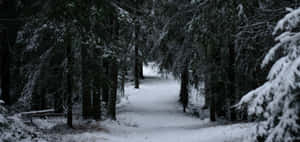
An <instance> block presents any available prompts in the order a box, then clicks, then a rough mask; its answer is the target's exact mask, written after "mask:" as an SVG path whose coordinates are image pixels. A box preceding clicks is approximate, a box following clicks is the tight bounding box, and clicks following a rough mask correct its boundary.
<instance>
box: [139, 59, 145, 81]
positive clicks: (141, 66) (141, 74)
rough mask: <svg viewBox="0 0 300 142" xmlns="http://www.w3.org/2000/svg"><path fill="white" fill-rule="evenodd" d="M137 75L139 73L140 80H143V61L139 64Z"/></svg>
mask: <svg viewBox="0 0 300 142" xmlns="http://www.w3.org/2000/svg"><path fill="white" fill-rule="evenodd" d="M139 73H140V75H139V76H140V78H141V79H145V77H144V69H143V61H141V63H140V70H139Z"/></svg>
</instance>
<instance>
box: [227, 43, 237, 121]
mask: <svg viewBox="0 0 300 142" xmlns="http://www.w3.org/2000/svg"><path fill="white" fill-rule="evenodd" d="M228 78H229V84H228V95H227V96H228V97H229V98H228V99H230V106H233V105H234V104H235V100H236V93H235V51H234V44H230V45H229V67H228ZM230 106H229V107H230ZM229 110H230V120H231V121H235V120H236V112H235V109H234V108H231V109H230V108H229Z"/></svg>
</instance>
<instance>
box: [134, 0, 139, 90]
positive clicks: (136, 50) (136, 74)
mask: <svg viewBox="0 0 300 142" xmlns="http://www.w3.org/2000/svg"><path fill="white" fill-rule="evenodd" d="M138 7H139V2H138V1H137V0H136V1H135V8H136V10H135V13H136V16H137V14H138V12H137V9H138ZM134 22H135V25H134V36H135V47H134V87H135V88H137V89H138V88H140V81H139V79H140V78H139V77H140V73H139V72H140V67H139V64H140V63H139V60H140V59H139V34H138V33H139V22H138V19H137V18H135V20H134Z"/></svg>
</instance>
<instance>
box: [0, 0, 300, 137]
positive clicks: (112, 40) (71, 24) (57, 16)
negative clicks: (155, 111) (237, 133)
mask: <svg viewBox="0 0 300 142" xmlns="http://www.w3.org/2000/svg"><path fill="white" fill-rule="evenodd" d="M287 7H288V8H290V9H288V10H286V8H287ZM298 7H299V2H298V0H283V1H275V0H251V1H245V0H227V1H224V0H186V1H182V0H165V1H158V0H148V1H139V0H76V1H74V0H63V1H61V0H39V1H33V0H0V39H1V44H0V46H1V60H0V61H1V62H0V63H1V64H0V69H1V76H0V78H1V82H0V83H1V97H2V100H3V101H4V106H5V107H6V108H7V109H8V110H9V112H10V113H18V112H24V111H33V110H35V111H36V110H45V109H52V108H53V109H54V110H55V113H56V114H61V113H63V114H67V118H68V122H67V123H68V125H69V126H70V127H73V123H72V120H73V119H74V118H73V116H74V115H76V116H80V117H82V119H95V120H104V119H112V120H116V119H117V118H116V113H117V112H116V105H117V104H118V102H119V101H120V99H121V98H122V97H124V85H125V83H126V82H130V81H132V82H134V86H135V88H139V83H140V80H142V79H144V76H143V64H147V63H149V62H155V63H156V64H157V65H158V66H159V69H160V71H161V73H172V74H173V76H174V77H175V78H176V79H178V80H180V81H181V89H180V92H178V100H179V102H180V103H181V104H182V107H183V111H184V112H187V113H195V112H194V111H199V110H206V111H207V112H209V118H210V120H211V121H216V120H226V121H230V122H240V121H245V122H249V121H251V122H253V121H257V122H258V121H259V122H260V121H263V122H267V124H266V125H263V124H262V125H260V126H264V127H259V126H258V129H263V131H258V132H257V133H256V134H254V135H255V137H254V139H255V141H259V142H261V141H268V142H269V141H272V142H273V141H274V142H275V141H276V142H277V141H278V142H279V141H280V142H282V141H285V142H290V141H293V140H287V139H286V138H287V137H288V138H294V137H296V136H297V135H298V134H299V127H298V126H299V118H298V117H297V116H299V93H298V94H297V93H296V94H295V93H293V92H295V91H296V92H299V91H297V90H298V89H299V87H298V86H299V85H298V84H299V83H298V82H299V76H297V75H296V77H294V76H293V75H294V72H291V73H290V74H293V75H292V77H291V78H296V79H292V80H291V79H290V78H289V79H290V80H287V82H289V81H290V85H291V86H288V87H287V88H286V90H287V91H285V92H284V93H282V94H283V96H289V97H287V98H289V99H285V98H284V97H281V98H276V97H274V96H276V94H277V93H276V91H274V92H272V91H266V90H262V89H261V91H257V92H259V93H257V92H256V93H255V92H254V93H253V94H252V96H250V95H251V94H250V95H248V96H250V97H252V98H255V97H257V96H258V97H259V96H262V97H260V98H255V99H252V100H254V103H253V102H252V103H251V102H250V100H251V99H249V98H248V99H247V98H244V99H243V100H242V102H240V100H241V98H242V97H243V96H244V95H245V94H247V93H248V92H250V91H251V90H253V89H255V88H257V87H260V86H261V85H264V83H265V82H266V81H267V82H271V83H272V82H273V83H274V81H272V80H273V79H274V78H276V77H277V76H278V75H276V73H278V74H280V71H281V70H283V69H282V68H281V69H278V70H276V71H277V72H276V71H274V68H273V67H272V66H273V64H274V63H275V61H276V60H277V59H281V57H282V56H286V54H288V55H287V56H289V54H291V55H293V56H292V57H291V58H290V60H288V61H291V62H293V61H296V59H298V58H299V49H298V47H297V46H299V42H298V41H299V38H297V37H295V38H296V39H295V40H293V42H291V41H283V40H284V39H282V40H280V42H279V43H278V41H275V40H274V39H275V37H277V36H278V35H280V33H281V32H282V31H284V30H288V31H291V32H293V33H294V34H299V33H297V31H298V30H299V28H298V27H297V22H298V21H299V20H298V19H299V17H297V16H299V13H290V12H292V11H294V12H295V11H296V10H293V9H297V8H298ZM296 12H297V11H296ZM289 13H290V14H294V19H293V17H292V19H287V20H286V21H282V20H281V19H282V18H283V17H284V16H285V15H287V14H289ZM297 14H298V15H297ZM295 15H296V17H295ZM289 18H291V15H290V17H289ZM295 19H296V20H295ZM279 20H281V23H278V21H279ZM283 20H284V19H283ZM297 20H298V21H297ZM278 24H281V25H278ZM276 25H277V26H276ZM275 27H277V30H276V32H275V33H274V29H275ZM284 34H286V33H284ZM294 34H293V35H290V37H292V36H296V35H294ZM282 36H283V35H282ZM282 36H281V37H282ZM277 39H278V38H277ZM284 42H285V43H284ZM280 43H282V44H280ZM278 44H280V45H278ZM274 45H275V46H284V47H290V46H292V45H293V47H294V46H295V49H294V50H293V51H291V50H290V48H288V49H289V50H285V49H284V48H283V49H279V50H278V52H276V53H273V52H274V51H270V52H272V55H269V54H270V53H269V54H267V53H268V52H269V49H270V48H271V47H274ZM266 55H269V56H272V57H270V58H272V59H274V60H271V59H270V61H269V58H268V59H267V60H268V61H269V64H266V62H264V66H263V67H261V64H262V62H263V61H265V60H264V58H265V56H266ZM289 57H290V56H289ZM288 61H286V62H288ZM276 64H277V63H276ZM277 65H278V64H277ZM296 65H298V66H297V67H296V69H295V70H296V71H297V70H298V69H297V68H299V64H296ZM282 66H284V64H283V65H282ZM294 66H295V65H294ZM285 67H286V66H285ZM283 68H284V67H283ZM270 69H273V72H275V73H273V77H272V74H271V77H270V74H269V75H268V72H269V70H270ZM289 70H290V71H292V69H289ZM271 71H272V70H271ZM296 71H295V72H296ZM298 72H299V71H297V72H296V74H297V73H298ZM286 75H289V74H286ZM298 75H299V73H298ZM267 76H269V77H268V78H267ZM283 76H284V75H283ZM291 82H292V83H291ZM279 84H285V82H279ZM277 87H278V86H277ZM275 88H276V86H273V87H271V88H269V89H270V90H274V89H275ZM191 90H197V92H200V93H199V94H201V95H204V97H205V104H204V105H203V106H201V108H195V106H193V105H192V104H191V102H190V101H191V100H190V98H191V97H190V96H191V95H190V94H191ZM260 92H262V93H261V94H271V95H268V96H264V97H263V95H259V94H260ZM279 92H280V90H279ZM279 94H280V93H279ZM286 94H295V95H286ZM276 99H279V100H281V101H282V103H279V104H280V105H279V106H285V105H284V104H285V102H287V101H288V100H293V101H292V102H290V104H287V107H286V108H285V107H283V108H282V109H280V108H277V109H276V112H274V111H275V110H274V109H270V108H269V105H268V104H269V103H270V102H274V101H277V100H276ZM259 100H261V101H259ZM239 102H240V103H239ZM236 104H238V105H236ZM238 108H240V109H238ZM247 108H248V110H247ZM286 110H293V113H291V114H289V116H287V117H286V119H281V118H282V117H283V116H284V115H285V113H284V112H285V111H286ZM201 112H203V111H201ZM249 113H251V115H248V114H249ZM270 116H272V117H270ZM268 118H272V120H270V119H268ZM287 119H289V120H287ZM284 120H287V121H288V122H287V123H283V122H282V121H284ZM275 130H279V131H280V132H274V131H275ZM298 136H299V135H298Z"/></svg>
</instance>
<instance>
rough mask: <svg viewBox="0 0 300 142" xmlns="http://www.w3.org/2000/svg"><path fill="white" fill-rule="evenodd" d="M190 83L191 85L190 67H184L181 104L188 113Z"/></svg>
mask: <svg viewBox="0 0 300 142" xmlns="http://www.w3.org/2000/svg"><path fill="white" fill-rule="evenodd" d="M188 83H189V72H188V66H187V65H186V66H184V69H183V71H182V73H181V89H180V102H181V103H182V106H183V112H186V107H187V105H188V100H189V92H188Z"/></svg>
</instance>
